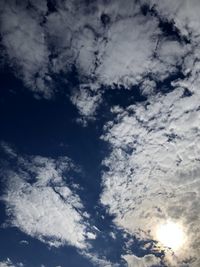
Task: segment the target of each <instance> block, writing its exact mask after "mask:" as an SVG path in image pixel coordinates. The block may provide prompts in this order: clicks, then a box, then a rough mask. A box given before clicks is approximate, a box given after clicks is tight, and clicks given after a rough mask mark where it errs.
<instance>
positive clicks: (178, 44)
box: [0, 0, 196, 117]
mask: <svg viewBox="0 0 200 267" xmlns="http://www.w3.org/2000/svg"><path fill="white" fill-rule="evenodd" d="M142 2H144V3H143V4H145V1H142ZM167 2H169V3H168V4H169V6H170V4H171V1H167ZM175 2H176V1H175ZM150 4H151V5H152V6H153V5H154V3H153V0H152V1H151V3H150ZM156 7H157V6H156ZM158 7H159V8H157V10H158V14H157V15H155V14H154V15H152V14H151V13H150V14H148V15H146V16H144V15H143V14H142V12H141V5H140V3H139V2H138V1H129V0H126V1H123V4H122V2H121V1H114V2H112V3H111V2H107V1H103V0H102V1H98V3H97V2H93V1H90V2H86V1H82V0H76V1H56V3H55V5H54V9H53V10H52V9H50V8H49V6H48V3H47V2H46V0H43V1H42V2H39V1H24V2H23V3H21V4H19V3H18V2H17V1H16V2H13V1H2V3H1V8H0V10H1V14H2V16H1V34H2V44H3V47H4V48H5V51H6V52H7V56H8V59H9V63H10V64H11V65H14V66H15V67H14V69H15V71H16V69H17V71H16V75H19V76H20V77H22V79H23V81H24V82H25V84H26V86H27V87H29V88H30V89H31V90H32V91H33V92H34V93H35V94H36V95H37V96H38V95H39V96H42V95H43V96H44V97H46V98H51V97H52V96H53V94H54V93H55V92H56V91H59V88H58V89H56V88H55V87H54V86H53V79H54V78H53V77H54V75H55V74H56V75H57V74H59V73H62V76H64V77H65V76H66V79H67V75H66V74H67V73H68V72H70V70H71V69H72V67H74V66H75V68H76V70H77V71H78V75H79V83H80V84H83V85H84V84H88V91H87V88H86V87H85V90H84V93H82V91H83V90H82V89H81V90H80V91H79V90H78V91H76V90H75V92H74V93H73V96H72V98H71V99H72V101H73V103H74V104H75V105H76V106H77V108H78V110H79V111H80V114H81V115H82V114H84V115H85V116H88V117H92V116H93V115H94V114H95V111H96V107H97V106H98V104H100V103H101V101H100V100H99V98H100V96H101V92H100V93H99V92H98V90H95V91H96V94H97V95H96V96H94V97H93V99H92V103H93V104H91V105H92V106H91V105H90V103H91V101H90V100H91V98H90V97H88V98H86V96H87V95H90V90H91V88H90V85H91V84H92V86H94V85H95V87H96V88H99V90H102V86H101V85H104V89H105V88H106V87H105V86H109V87H113V88H115V86H116V85H123V86H124V87H126V88H129V89H130V88H131V87H132V86H133V85H134V84H140V83H143V82H144V80H145V79H146V77H147V76H148V75H151V76H152V77H153V80H155V81H162V80H163V79H164V78H166V77H168V76H169V75H170V74H172V73H174V72H176V71H177V67H178V66H180V64H181V63H182V60H183V57H184V56H185V55H187V54H188V53H189V52H190V51H191V50H192V49H193V46H192V45H189V44H186V43H184V42H182V41H180V40H172V38H171V36H166V35H164V33H163V32H162V29H161V28H160V25H159V21H160V20H161V19H162V17H164V15H162V14H163V12H162V9H164V10H168V9H167V8H162V4H160V5H158ZM173 10H175V9H173ZM169 12H170V10H169ZM167 15H168V14H167ZM175 15H176V14H175ZM164 19H165V17H164ZM172 19H173V18H172ZM177 23H178V22H177ZM193 24H194V23H193ZM193 24H192V25H193ZM177 27H178V26H177ZM195 29H196V28H195ZM183 35H184V33H183ZM151 88H152V87H151ZM85 91H86V92H85ZM93 91H94V90H93ZM146 91H147V90H146ZM79 93H80V95H79V97H77V96H76V95H77V94H79ZM74 99H75V100H74ZM97 99H98V101H97ZM83 103H85V104H83ZM94 103H95V104H94ZM86 105H88V106H90V108H89V109H88V110H85V106H86Z"/></svg>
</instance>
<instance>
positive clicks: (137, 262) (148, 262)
mask: <svg viewBox="0 0 200 267" xmlns="http://www.w3.org/2000/svg"><path fill="white" fill-rule="evenodd" d="M122 258H124V259H125V260H126V262H127V264H128V267H153V266H158V265H159V264H160V262H161V260H160V258H157V257H156V256H154V255H151V254H149V255H145V256H144V257H142V258H139V257H137V256H134V255H123V256H122Z"/></svg>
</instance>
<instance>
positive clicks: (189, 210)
mask: <svg viewBox="0 0 200 267" xmlns="http://www.w3.org/2000/svg"><path fill="white" fill-rule="evenodd" d="M186 83H187V84H188V80H187V79H186ZM183 84H184V81H183ZM190 84H191V86H190V87H188V89H190V88H191V90H192V93H193V95H191V96H190V97H184V89H183V88H181V87H178V86H177V88H176V89H175V90H174V91H173V92H171V93H168V94H166V95H161V94H160V95H156V96H151V97H149V99H148V102H149V103H143V104H136V105H133V106H130V107H128V108H127V109H119V108H115V109H113V111H114V112H115V114H116V118H115V120H114V121H113V122H109V123H108V124H107V126H106V127H105V134H104V136H103V137H102V138H103V139H104V140H106V141H108V142H109V143H110V145H111V148H112V150H111V153H110V156H109V157H107V158H106V159H105V161H104V164H105V165H106V166H107V167H108V168H109V171H107V172H104V175H103V186H104V190H103V193H102V196H101V202H102V203H103V204H104V205H106V206H107V207H108V210H109V212H110V213H111V214H114V215H115V216H116V217H115V223H116V224H117V225H119V226H120V227H123V228H125V229H126V230H127V231H129V232H130V233H133V234H136V235H137V236H138V237H139V238H144V239H149V238H150V239H151V238H153V239H156V238H155V236H156V235H155V231H156V226H157V225H159V224H160V223H163V222H165V221H166V220H167V219H168V218H171V219H172V220H174V221H177V222H178V223H180V224H181V225H183V228H184V231H185V233H186V235H187V242H186V244H185V245H184V247H183V248H182V249H181V251H178V252H176V256H177V259H176V260H177V262H176V263H174V261H175V259H174V258H173V256H170V253H169V252H166V254H167V255H166V261H167V260H168V265H169V266H171V265H170V264H172V266H174V265H173V264H175V265H176V266H182V265H181V262H182V261H184V260H186V262H187V260H188V259H189V258H190V257H191V258H193V260H194V262H193V263H191V262H189V264H190V266H198V265H199V260H198V255H199V246H198V239H199V235H198V232H199V220H200V218H199V215H198V214H199V212H198V210H199V208H198V204H197V203H199V201H200V190H199V183H200V180H199V175H198V173H199V164H198V162H199V153H200V147H199V145H198V144H199V141H200V140H199V118H200V112H199V101H200V94H199V91H198V80H197V79H196V80H195V81H193V83H192V81H191V80H190ZM169 262H172V263H169Z"/></svg>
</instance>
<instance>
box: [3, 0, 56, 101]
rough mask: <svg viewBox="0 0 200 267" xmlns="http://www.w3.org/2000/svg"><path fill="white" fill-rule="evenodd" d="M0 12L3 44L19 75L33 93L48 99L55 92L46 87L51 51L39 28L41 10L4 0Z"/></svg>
mask: <svg viewBox="0 0 200 267" xmlns="http://www.w3.org/2000/svg"><path fill="white" fill-rule="evenodd" d="M40 7H42V5H40ZM0 10H1V34H2V43H3V45H4V47H5V48H6V51H7V54H8V57H9V59H10V64H11V65H13V66H14V68H15V72H16V75H19V76H21V77H22V79H23V81H24V83H25V85H26V86H27V87H29V88H30V89H31V90H33V92H35V93H42V94H43V96H44V97H46V98H49V97H50V96H51V95H52V91H51V89H50V88H49V87H47V86H46V85H45V83H46V82H48V79H50V77H49V76H48V75H47V73H48V56H49V52H48V49H47V46H46V41H45V36H44V31H43V28H42V27H41V26H40V23H41V10H39V11H38V12H33V11H32V10H29V11H28V10H27V9H26V5H25V3H24V4H19V3H18V4H17V2H11V1H2V3H1V9H0Z"/></svg>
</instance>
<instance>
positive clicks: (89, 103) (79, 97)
mask: <svg viewBox="0 0 200 267" xmlns="http://www.w3.org/2000/svg"><path fill="white" fill-rule="evenodd" d="M91 88H92V86H87V85H86V86H80V89H79V90H77V91H74V93H73V95H72V96H71V101H72V103H73V104H74V105H75V106H76V107H77V109H78V111H79V114H80V115H81V117H82V119H81V121H80V118H79V121H80V122H82V123H83V125H85V126H86V125H87V120H88V119H90V120H93V119H94V116H95V114H96V110H97V108H98V107H99V105H100V103H101V101H102V97H101V91H97V90H96V88H94V89H93V90H91Z"/></svg>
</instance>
